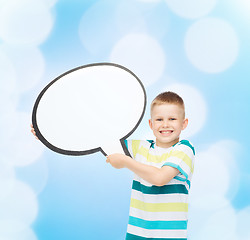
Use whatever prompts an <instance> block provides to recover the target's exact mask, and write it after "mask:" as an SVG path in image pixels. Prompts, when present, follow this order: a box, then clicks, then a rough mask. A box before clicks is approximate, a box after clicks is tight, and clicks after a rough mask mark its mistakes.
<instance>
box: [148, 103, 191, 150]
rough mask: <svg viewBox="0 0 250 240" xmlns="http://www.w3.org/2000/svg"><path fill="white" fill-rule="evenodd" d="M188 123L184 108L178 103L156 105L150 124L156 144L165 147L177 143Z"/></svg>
mask: <svg viewBox="0 0 250 240" xmlns="http://www.w3.org/2000/svg"><path fill="white" fill-rule="evenodd" d="M187 124H188V120H187V119H184V110H183V108H182V107H181V106H179V105H176V104H168V103H164V104H161V105H155V106H154V107H153V109H152V111H151V119H149V126H150V128H151V129H152V130H153V133H154V135H155V137H156V145H157V146H158V147H163V148H168V147H171V146H172V145H174V144H176V143H177V142H178V141H179V136H180V134H181V131H182V130H184V129H185V128H186V127H187Z"/></svg>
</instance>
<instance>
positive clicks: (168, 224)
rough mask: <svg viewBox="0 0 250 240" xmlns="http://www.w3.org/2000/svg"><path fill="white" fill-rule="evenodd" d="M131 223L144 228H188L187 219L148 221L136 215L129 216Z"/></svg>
mask: <svg viewBox="0 0 250 240" xmlns="http://www.w3.org/2000/svg"><path fill="white" fill-rule="evenodd" d="M129 224H130V225H133V226H136V227H141V228H144V229H159V230H160V229H161V230H177V229H178V230H186V229H187V221H147V220H143V219H140V218H136V217H131V216H130V217H129Z"/></svg>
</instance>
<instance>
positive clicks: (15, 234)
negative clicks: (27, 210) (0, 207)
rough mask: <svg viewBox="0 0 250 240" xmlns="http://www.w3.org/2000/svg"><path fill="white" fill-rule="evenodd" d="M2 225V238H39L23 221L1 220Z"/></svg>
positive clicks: (26, 239) (5, 239)
mask: <svg viewBox="0 0 250 240" xmlns="http://www.w3.org/2000/svg"><path fill="white" fill-rule="evenodd" d="M0 226H1V228H0V239H1V240H37V237H36V235H35V233H34V232H33V231H32V230H31V229H30V228H29V227H27V226H25V225H24V224H23V223H22V222H18V221H8V220H7V221H2V220H0ZM16 226H18V227H17V229H15V227H16ZM20 229H21V230H20Z"/></svg>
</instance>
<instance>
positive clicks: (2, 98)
mask: <svg viewBox="0 0 250 240" xmlns="http://www.w3.org/2000/svg"><path fill="white" fill-rule="evenodd" d="M0 66H1V68H0V86H1V87H0V102H1V104H0V109H1V113H6V112H9V111H10V110H13V109H15V108H16V106H17V103H18V97H19V96H18V95H17V87H16V86H17V81H16V72H15V69H14V66H13V64H12V63H11V61H10V59H9V58H8V57H7V56H6V54H5V53H3V52H2V51H1V49H0ZM0 125H1V124H0ZM0 127H1V126H0Z"/></svg>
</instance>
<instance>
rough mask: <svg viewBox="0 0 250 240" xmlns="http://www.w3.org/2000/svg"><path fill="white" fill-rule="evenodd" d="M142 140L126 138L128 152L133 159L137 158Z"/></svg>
mask: <svg viewBox="0 0 250 240" xmlns="http://www.w3.org/2000/svg"><path fill="white" fill-rule="evenodd" d="M140 142H141V141H140V140H124V143H125V145H126V147H127V149H128V152H129V154H130V155H131V157H132V158H133V159H135V156H136V154H137V152H138V150H139V146H140Z"/></svg>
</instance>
